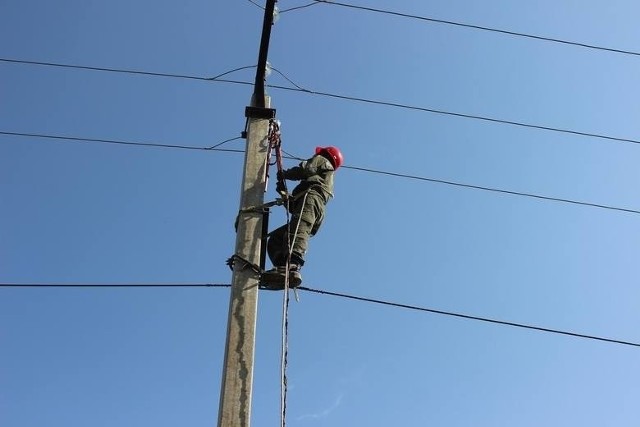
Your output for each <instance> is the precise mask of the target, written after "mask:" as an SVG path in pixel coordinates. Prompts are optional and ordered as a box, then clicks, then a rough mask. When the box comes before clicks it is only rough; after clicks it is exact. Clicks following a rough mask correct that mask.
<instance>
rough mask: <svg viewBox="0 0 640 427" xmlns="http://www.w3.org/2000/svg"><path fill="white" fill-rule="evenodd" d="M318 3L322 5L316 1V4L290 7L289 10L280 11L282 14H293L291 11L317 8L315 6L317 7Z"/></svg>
mask: <svg viewBox="0 0 640 427" xmlns="http://www.w3.org/2000/svg"><path fill="white" fill-rule="evenodd" d="M318 3H321V2H317V1H314V2H312V3H307V4H304V5H302V6H295V7H290V8H288V9H284V10H281V11H280V13H285V12H291V11H293V10H299V9H304V8H307V7H310V6H315V5H317V4H318Z"/></svg>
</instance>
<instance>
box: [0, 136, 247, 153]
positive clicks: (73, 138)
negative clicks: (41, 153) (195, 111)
mask: <svg viewBox="0 0 640 427" xmlns="http://www.w3.org/2000/svg"><path fill="white" fill-rule="evenodd" d="M0 135H10V136H20V137H30V138H46V139H55V140H67V141H74V142H97V143H103V144H117V145H132V146H139V147H156V148H175V149H180V150H198V151H225V152H232V153H244V150H237V149H225V148H218V147H219V146H221V145H222V144H226V143H227V142H231V141H234V140H236V139H240V138H242V137H240V136H238V137H235V138H230V139H226V140H224V141H222V142H220V143H218V144H216V145H214V146H212V147H195V146H191V145H174V144H157V143H152V142H132V141H122V140H115V139H97V138H83V137H76V136H62V135H48V134H39V133H22V132H6V131H0Z"/></svg>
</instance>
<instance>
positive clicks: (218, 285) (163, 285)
mask: <svg viewBox="0 0 640 427" xmlns="http://www.w3.org/2000/svg"><path fill="white" fill-rule="evenodd" d="M230 287H231V285H230V284H228V283H102V284H100V283H90V284H87V283H80V284H75V285H74V284H71V283H0V288H230Z"/></svg>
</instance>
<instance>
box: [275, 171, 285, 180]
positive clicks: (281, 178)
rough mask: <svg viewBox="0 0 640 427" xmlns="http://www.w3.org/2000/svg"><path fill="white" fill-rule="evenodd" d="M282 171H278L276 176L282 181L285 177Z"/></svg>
mask: <svg viewBox="0 0 640 427" xmlns="http://www.w3.org/2000/svg"><path fill="white" fill-rule="evenodd" d="M284 175H285V174H284V171H278V173H277V175H276V177H277V178H278V181H284V180H285V179H286V178H285V176H284Z"/></svg>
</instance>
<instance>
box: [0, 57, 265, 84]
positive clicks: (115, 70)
mask: <svg viewBox="0 0 640 427" xmlns="http://www.w3.org/2000/svg"><path fill="white" fill-rule="evenodd" d="M0 62H7V63H12V64H24V65H39V66H45V67H57V68H70V69H75V70H88V71H103V72H108V73H119V74H137V75H142V76H152V77H170V78H176V79H187V80H199V81H216V82H226V83H235V84H243V85H252V84H253V83H249V82H242V81H235V80H225V79H220V77H222V76H225V75H227V74H230V73H233V72H236V71H240V70H245V69H247V68H254V67H256V65H246V66H244V67H238V68H234V69H233V70H229V71H225V72H224V73H221V74H218V75H216V76H214V77H200V76H190V75H186V74H171V73H155V72H152V71H139V70H127V69H121V68H107V67H91V66H87V65H73V64H61V63H58V62H43V61H27V60H21V59H11V58H0Z"/></svg>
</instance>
